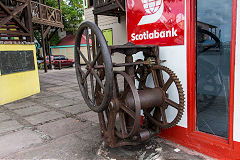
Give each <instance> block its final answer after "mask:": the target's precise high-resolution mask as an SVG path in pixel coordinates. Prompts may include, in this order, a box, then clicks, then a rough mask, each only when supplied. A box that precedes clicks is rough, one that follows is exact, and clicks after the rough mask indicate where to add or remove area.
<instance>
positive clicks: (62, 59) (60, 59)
mask: <svg viewBox="0 0 240 160" xmlns="http://www.w3.org/2000/svg"><path fill="white" fill-rule="evenodd" d="M46 61H47V65H49V57H48V56H47V57H46ZM51 61H52V68H55V67H56V68H58V67H59V64H60V63H61V66H62V67H72V66H73V64H74V60H73V59H68V58H67V57H66V56H64V55H53V56H51Z"/></svg>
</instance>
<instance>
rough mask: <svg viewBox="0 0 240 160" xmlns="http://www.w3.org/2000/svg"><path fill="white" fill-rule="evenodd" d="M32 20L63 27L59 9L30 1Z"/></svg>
mask: <svg viewBox="0 0 240 160" xmlns="http://www.w3.org/2000/svg"><path fill="white" fill-rule="evenodd" d="M31 14H32V22H33V23H38V24H44V25H49V26H53V27H60V28H63V23H62V12H61V10H59V9H56V8H53V7H50V6H47V5H44V4H41V3H38V2H34V1H31Z"/></svg>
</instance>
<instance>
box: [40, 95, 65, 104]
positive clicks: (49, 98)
mask: <svg viewBox="0 0 240 160" xmlns="http://www.w3.org/2000/svg"><path fill="white" fill-rule="evenodd" d="M62 99H64V97H60V96H47V97H42V98H38V99H37V100H38V101H41V102H42V103H45V104H47V103H48V102H55V101H59V100H62Z"/></svg>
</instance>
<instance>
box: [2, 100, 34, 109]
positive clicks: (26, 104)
mask: <svg viewBox="0 0 240 160" xmlns="http://www.w3.org/2000/svg"><path fill="white" fill-rule="evenodd" d="M33 105H36V103H34V102H31V101H23V102H22V101H21V102H13V103H9V104H6V105H4V107H7V108H8V109H11V110H14V109H19V108H24V107H30V106H33Z"/></svg>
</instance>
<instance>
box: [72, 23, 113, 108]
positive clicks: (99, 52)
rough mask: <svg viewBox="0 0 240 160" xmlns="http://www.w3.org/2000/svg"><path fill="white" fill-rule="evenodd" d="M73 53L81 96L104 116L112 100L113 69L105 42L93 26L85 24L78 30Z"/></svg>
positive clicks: (99, 31) (89, 105)
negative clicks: (98, 98)
mask: <svg viewBox="0 0 240 160" xmlns="http://www.w3.org/2000/svg"><path fill="white" fill-rule="evenodd" d="M85 39H86V42H85ZM74 53H75V69H76V74H77V80H78V84H79V88H80V91H81V93H82V96H83V98H84V100H85V102H86V104H87V105H88V107H89V108H90V109H91V110H93V111H95V112H101V111H103V110H104V109H106V108H107V107H108V105H109V102H110V100H111V97H112V90H113V68H112V60H111V56H110V53H109V50H108V46H107V43H106V40H105V38H104V36H103V34H102V32H101V30H100V29H99V28H98V27H97V26H96V25H95V24H94V23H92V22H88V21H86V22H83V23H82V24H81V25H80V26H79V29H78V32H77V34H76V39H75V50H74ZM96 65H98V66H102V67H98V68H97V67H95V66H96ZM99 94H101V95H103V97H102V99H101V102H99V101H98V102H96V97H97V95H99Z"/></svg>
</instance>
